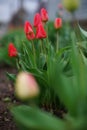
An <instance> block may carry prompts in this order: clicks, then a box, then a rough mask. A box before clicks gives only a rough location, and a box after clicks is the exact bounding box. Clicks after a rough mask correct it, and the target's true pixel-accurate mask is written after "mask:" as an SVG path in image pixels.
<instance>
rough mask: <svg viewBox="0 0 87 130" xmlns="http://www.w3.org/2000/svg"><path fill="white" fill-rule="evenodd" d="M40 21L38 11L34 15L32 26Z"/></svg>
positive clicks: (35, 25)
mask: <svg viewBox="0 0 87 130" xmlns="http://www.w3.org/2000/svg"><path fill="white" fill-rule="evenodd" d="M40 22H41V16H40V14H39V13H36V14H35V16H34V27H37V26H38V24H39V23H40Z"/></svg>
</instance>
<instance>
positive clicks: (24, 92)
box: [15, 72, 39, 100]
mask: <svg viewBox="0 0 87 130" xmlns="http://www.w3.org/2000/svg"><path fill="white" fill-rule="evenodd" d="M15 94H16V95H17V97H18V98H19V99H21V100H27V99H29V98H33V97H36V96H38V94H39V87H38V84H37V82H36V80H35V78H34V77H33V76H32V75H31V74H30V73H27V72H20V73H19V74H18V76H17V78H16V84H15Z"/></svg>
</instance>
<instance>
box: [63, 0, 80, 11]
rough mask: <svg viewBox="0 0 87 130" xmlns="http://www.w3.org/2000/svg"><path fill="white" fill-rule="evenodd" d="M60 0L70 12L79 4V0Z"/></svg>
mask: <svg viewBox="0 0 87 130" xmlns="http://www.w3.org/2000/svg"><path fill="white" fill-rule="evenodd" d="M62 1H63V5H64V7H65V8H66V9H67V10H68V11H70V12H73V11H75V10H76V9H77V8H78V7H79V5H80V0H62Z"/></svg>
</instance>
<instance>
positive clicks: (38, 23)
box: [24, 8, 48, 40]
mask: <svg viewBox="0 0 87 130" xmlns="http://www.w3.org/2000/svg"><path fill="white" fill-rule="evenodd" d="M47 21H48V13H47V11H46V9H44V8H42V9H41V15H40V14H39V13H36V14H35V16H34V27H35V28H36V35H35V34H34V31H33V28H32V25H31V24H30V23H29V22H28V21H26V22H25V26H24V31H25V34H26V37H27V39H28V40H32V39H35V38H36V39H43V38H46V37H47V34H46V31H45V29H44V26H43V22H47Z"/></svg>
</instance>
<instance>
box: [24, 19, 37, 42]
mask: <svg viewBox="0 0 87 130" xmlns="http://www.w3.org/2000/svg"><path fill="white" fill-rule="evenodd" d="M24 31H25V34H26V38H27V39H28V40H32V39H34V38H35V35H34V31H33V28H32V25H31V24H30V22H28V21H26V22H25V25H24Z"/></svg>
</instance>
